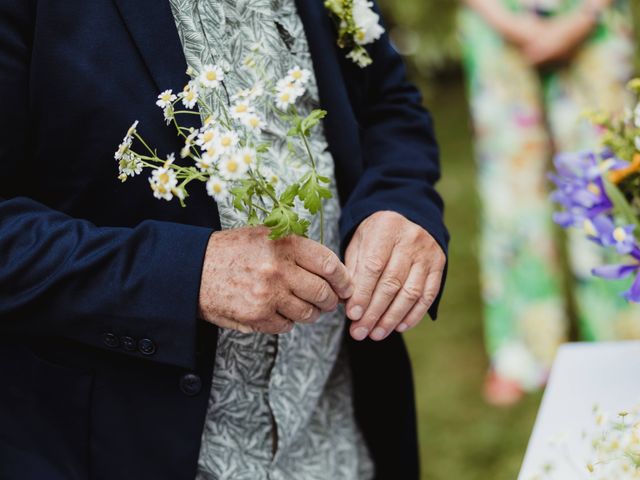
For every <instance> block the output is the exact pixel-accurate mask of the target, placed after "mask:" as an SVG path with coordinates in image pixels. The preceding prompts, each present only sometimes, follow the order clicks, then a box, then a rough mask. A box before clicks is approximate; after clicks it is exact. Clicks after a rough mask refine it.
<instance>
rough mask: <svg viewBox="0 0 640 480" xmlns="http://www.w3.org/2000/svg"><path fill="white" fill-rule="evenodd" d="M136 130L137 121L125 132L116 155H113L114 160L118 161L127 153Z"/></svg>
mask: <svg viewBox="0 0 640 480" xmlns="http://www.w3.org/2000/svg"><path fill="white" fill-rule="evenodd" d="M137 128H138V120H136V121H135V122H133V124H131V126H130V127H129V130H127V134H126V135H125V136H124V138H123V139H122V143H120V145H118V149H117V150H116V153H114V154H113V158H115V159H116V160H120V159H121V158H122V157H123V156H125V155H126V154H128V153H129V149H130V148H131V143H132V142H133V136H134V135H135V134H136V130H137Z"/></svg>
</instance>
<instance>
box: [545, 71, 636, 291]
mask: <svg viewBox="0 0 640 480" xmlns="http://www.w3.org/2000/svg"><path fill="white" fill-rule="evenodd" d="M629 88H630V89H631V90H632V91H633V93H634V95H635V97H636V102H637V103H636V107H635V109H634V110H633V111H629V112H628V113H627V114H626V115H625V117H624V118H623V119H622V120H614V119H613V118H611V117H609V116H607V115H604V114H600V113H594V114H590V115H589V117H590V119H591V121H592V122H593V123H594V124H596V125H597V126H598V127H599V128H600V129H601V130H602V132H603V136H602V145H603V148H602V150H601V151H597V152H592V151H587V152H580V153H563V154H559V155H557V156H556V157H555V159H554V165H555V169H556V172H555V173H553V174H551V176H550V177H551V180H552V181H553V182H554V184H555V185H556V187H557V189H556V190H555V191H554V192H553V193H552V195H551V198H552V200H553V201H554V202H557V203H558V204H559V205H560V206H561V207H562V210H561V211H559V212H556V213H555V214H554V221H555V222H556V223H558V224H559V225H560V226H562V227H563V228H569V227H575V228H579V229H582V230H583V231H584V234H585V235H586V236H587V237H588V238H589V239H590V240H592V241H593V242H595V243H596V244H598V245H600V246H601V247H603V248H609V249H615V251H617V253H618V254H619V255H621V256H622V260H621V263H620V264H617V265H604V266H600V267H596V268H594V269H593V270H592V273H593V274H594V275H596V276H598V277H602V278H605V279H610V280H614V279H621V278H625V277H628V276H631V275H635V280H634V282H633V284H632V286H631V288H630V289H629V290H627V291H626V292H624V293H623V294H622V295H623V296H624V297H625V298H626V299H627V300H629V301H631V302H640V275H638V273H639V271H640V246H639V245H640V244H639V242H638V238H640V237H638V235H640V228H638V227H640V222H639V219H640V101H638V98H639V96H640V79H635V80H632V81H631V82H630V83H629Z"/></svg>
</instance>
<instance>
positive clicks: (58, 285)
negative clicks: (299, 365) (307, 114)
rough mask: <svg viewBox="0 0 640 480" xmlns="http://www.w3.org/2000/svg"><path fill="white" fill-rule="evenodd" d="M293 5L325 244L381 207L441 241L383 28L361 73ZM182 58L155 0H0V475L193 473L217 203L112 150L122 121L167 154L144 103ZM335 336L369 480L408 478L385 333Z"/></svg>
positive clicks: (425, 143) (172, 77)
mask: <svg viewBox="0 0 640 480" xmlns="http://www.w3.org/2000/svg"><path fill="white" fill-rule="evenodd" d="M296 3H297V6H298V11H299V14H300V16H301V19H302V21H303V23H304V26H305V32H306V35H307V37H308V42H309V47H310V50H311V54H312V58H313V61H314V66H315V73H316V77H317V80H318V87H319V92H320V100H321V104H322V105H321V106H322V107H323V108H324V109H326V110H327V111H328V112H329V114H328V116H327V118H326V119H325V121H324V127H325V133H326V136H327V141H328V144H329V148H330V150H331V153H332V155H333V158H334V160H335V167H336V169H335V171H336V178H337V183H338V190H339V193H340V201H341V205H342V217H341V221H340V234H341V239H342V248H343V249H344V247H345V246H346V244H347V242H348V241H349V239H350V236H351V235H352V233H353V231H354V229H355V228H356V227H357V226H358V225H359V224H360V222H361V221H362V220H363V219H365V218H366V217H368V216H369V215H371V214H372V213H374V212H376V211H379V210H395V211H397V212H399V213H401V214H403V215H404V216H406V217H407V218H409V219H410V220H412V221H413V222H415V223H417V224H419V225H421V226H422V227H424V228H425V229H426V230H427V231H429V232H430V233H431V235H432V236H433V237H434V238H435V239H436V241H438V242H439V243H440V245H441V246H442V247H443V249H445V250H446V244H447V233H446V230H445V227H444V225H443V219H442V204H441V201H440V198H439V197H438V195H437V193H436V191H435V189H434V184H435V182H436V181H437V180H438V177H439V165H438V153H437V146H436V143H435V139H434V136H433V131H432V127H431V120H430V117H429V115H428V113H427V112H426V111H425V110H424V109H423V108H422V107H421V105H420V104H421V99H420V95H419V94H418V92H417V91H416V90H415V88H414V87H413V86H412V85H411V84H409V83H408V82H407V80H406V78H405V71H404V68H403V65H402V62H401V60H400V58H399V56H398V55H397V53H396V52H395V51H394V50H393V48H392V47H391V44H390V42H389V39H388V37H387V36H384V37H383V38H382V39H381V40H379V41H377V42H375V43H374V44H373V45H371V46H370V53H371V56H372V58H373V64H372V65H371V66H369V67H367V68H365V69H361V68H359V67H357V66H356V65H355V64H353V63H352V62H351V61H350V60H348V59H346V58H345V55H346V53H347V52H345V51H343V50H340V49H339V48H338V47H337V45H336V35H337V34H336V31H335V28H334V24H333V22H332V20H331V19H330V17H329V16H328V14H327V11H326V9H325V8H324V6H323V0H296ZM185 70H186V62H185V59H184V56H183V53H182V47H181V45H180V42H179V39H178V35H177V31H176V28H175V24H174V21H173V17H172V14H171V10H170V6H169V2H168V0H90V1H88V0H64V1H60V0H0V106H1V107H2V112H3V114H2V115H0V172H1V173H0V176H1V178H2V181H0V479H2V480H87V479H91V480H128V479H132V480H145V479H153V480H193V478H194V477H195V472H196V465H197V460H198V452H199V448H200V438H201V434H202V428H203V425H204V418H205V413H206V409H207V401H208V397H209V395H208V392H209V389H210V382H211V376H212V368H213V367H212V366H213V360H214V357H215V352H214V348H215V344H216V335H217V330H216V329H215V328H214V327H211V326H208V325H206V324H204V323H203V322H200V321H198V320H197V303H198V290H199V284H200V273H201V268H202V261H203V257H204V252H205V248H206V245H207V242H208V239H209V236H210V235H211V232H212V231H214V230H216V229H219V219H218V214H217V208H216V205H215V202H213V201H212V199H211V198H209V197H208V196H207V195H206V193H205V191H204V188H201V189H198V188H194V189H192V190H193V191H192V194H191V196H190V197H189V199H188V201H187V207H186V208H181V207H180V206H179V204H178V202H170V203H169V202H163V201H159V200H156V199H155V198H153V196H152V195H151V194H150V192H149V185H148V182H147V179H146V178H145V176H144V175H143V176H140V177H136V178H134V179H130V180H129V181H127V182H126V183H125V184H121V183H120V182H119V181H118V179H117V178H116V177H117V165H116V162H115V160H114V159H113V153H114V151H115V149H116V148H117V145H118V143H119V142H120V141H121V139H122V137H123V136H124V134H125V132H126V130H127V128H128V127H129V125H131V123H133V121H134V120H140V130H141V131H142V132H143V134H144V136H145V138H147V139H149V140H150V141H152V142H153V144H154V145H156V146H157V148H158V151H159V152H160V153H161V154H168V153H170V152H178V151H179V150H180V142H179V140H178V138H177V137H176V136H175V134H174V132H172V131H171V129H170V128H167V127H166V125H165V124H164V121H163V118H162V114H161V112H160V111H159V109H158V108H157V107H156V106H155V99H156V96H157V95H158V93H159V92H160V91H162V90H164V89H167V88H172V89H173V90H174V91H177V90H180V89H181V88H182V86H183V85H184V84H185V83H186V81H187V77H186V75H185ZM194 121H197V117H195V119H194ZM431 314H432V316H433V315H435V308H434V309H432V311H431ZM345 324H346V322H345ZM105 334H106V335H105ZM129 339H131V340H133V341H135V342H137V343H136V348H132V345H133V344H132V342H131V340H129ZM348 347H349V350H350V358H351V364H352V369H353V379H354V380H353V381H354V402H355V412H356V417H357V420H358V422H359V424H360V427H361V429H362V431H363V433H364V436H365V438H366V441H367V443H368V445H369V448H370V451H371V453H372V456H373V459H374V462H375V464H376V469H377V478H378V479H390V480H400V479H401V480H416V479H417V478H418V460H417V441H416V429H415V415H414V404H413V390H412V380H411V370H410V365H409V362H408V358H407V355H406V351H405V348H404V344H403V342H402V339H401V337H400V336H399V335H392V336H391V337H389V338H388V339H387V340H385V341H383V342H379V343H374V342H369V341H365V342H362V343H357V342H352V341H349V343H348ZM198 351H199V352H201V353H200V354H199V355H197V354H196V352H198ZM186 372H189V374H190V375H193V377H190V378H191V380H185V381H181V380H180V379H181V378H182V379H184V378H185V377H184V375H185V373H186ZM196 377H197V378H198V379H199V382H198V381H196ZM198 383H201V385H198ZM196 387H198V388H196ZM198 389H199V390H200V393H199V394H193V395H192V394H190V393H189V392H195V390H198ZM381 412H384V415H381V414H380V413H381Z"/></svg>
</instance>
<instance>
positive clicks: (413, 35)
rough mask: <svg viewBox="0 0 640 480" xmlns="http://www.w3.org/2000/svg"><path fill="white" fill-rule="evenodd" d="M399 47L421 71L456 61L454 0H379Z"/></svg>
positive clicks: (456, 4)
mask: <svg viewBox="0 0 640 480" xmlns="http://www.w3.org/2000/svg"><path fill="white" fill-rule="evenodd" d="M380 4H381V7H382V9H383V11H384V14H385V18H386V20H387V23H388V24H389V25H390V29H389V30H390V33H391V37H392V39H393V41H394V43H395V44H396V46H397V47H398V50H399V51H400V52H401V53H403V54H404V55H406V56H407V57H408V58H409V59H410V63H411V64H412V66H413V67H414V68H415V69H416V70H417V71H418V72H419V73H420V74H421V75H429V74H431V73H432V72H434V71H437V70H441V69H443V68H445V67H447V66H448V65H451V64H455V63H457V62H458V60H459V57H460V54H459V48H458V41H457V35H456V29H455V24H456V11H457V8H458V2H457V1H456V0H400V1H397V0H380Z"/></svg>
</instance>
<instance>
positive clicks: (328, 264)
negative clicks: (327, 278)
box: [322, 252, 338, 275]
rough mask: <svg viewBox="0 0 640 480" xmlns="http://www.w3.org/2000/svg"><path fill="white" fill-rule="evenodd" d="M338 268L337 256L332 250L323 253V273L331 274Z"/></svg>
mask: <svg viewBox="0 0 640 480" xmlns="http://www.w3.org/2000/svg"><path fill="white" fill-rule="evenodd" d="M337 270H338V257H336V255H335V254H334V253H333V252H330V253H328V254H326V255H325V257H324V258H323V260H322V271H323V272H324V273H325V275H333V274H334V273H336V271H337Z"/></svg>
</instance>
